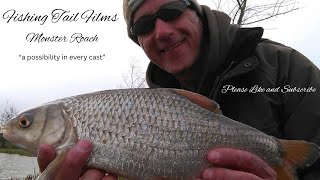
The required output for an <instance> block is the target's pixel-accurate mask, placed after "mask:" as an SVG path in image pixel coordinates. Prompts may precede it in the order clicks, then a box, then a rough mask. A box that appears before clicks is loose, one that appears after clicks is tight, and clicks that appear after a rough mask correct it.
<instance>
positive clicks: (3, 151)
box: [0, 148, 34, 157]
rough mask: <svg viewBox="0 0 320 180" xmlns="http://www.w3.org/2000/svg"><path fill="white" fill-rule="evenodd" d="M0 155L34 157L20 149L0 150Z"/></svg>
mask: <svg viewBox="0 0 320 180" xmlns="http://www.w3.org/2000/svg"><path fill="white" fill-rule="evenodd" d="M0 153H6V154H19V155H21V156H30V157H31V156H34V155H32V154H31V153H29V152H27V151H25V150H22V149H14V148H2V149H1V148H0Z"/></svg>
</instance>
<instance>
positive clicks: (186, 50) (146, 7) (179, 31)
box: [133, 0, 202, 74]
mask: <svg viewBox="0 0 320 180" xmlns="http://www.w3.org/2000/svg"><path fill="white" fill-rule="evenodd" d="M173 1H176V0H145V2H144V3H143V4H142V5H141V6H140V7H139V9H138V10H137V11H136V12H135V13H134V17H133V22H136V21H137V20H138V19H140V18H141V17H142V16H145V15H154V14H156V13H157V12H158V10H159V8H160V7H161V6H162V5H164V4H167V3H169V2H173ZM201 37H202V24H201V21H200V20H199V18H198V16H197V15H196V13H195V12H194V11H193V10H191V9H189V8H187V9H186V10H185V11H184V12H183V13H182V14H181V15H180V16H179V17H178V18H177V19H175V20H173V21H168V22H165V21H163V20H161V19H159V18H157V19H156V22H155V28H154V30H153V31H152V32H150V33H148V34H145V35H141V36H138V41H139V44H140V46H141V47H142V48H143V50H144V52H145V53H146V54H147V56H148V57H149V59H150V60H151V61H152V62H153V63H154V64H156V65H158V66H159V67H160V68H162V69H163V70H165V71H167V72H168V73H172V74H176V73H179V72H181V71H182V70H184V69H186V68H189V67H191V65H192V64H193V63H194V61H195V60H196V59H197V58H198V56H199V53H200V42H201Z"/></svg>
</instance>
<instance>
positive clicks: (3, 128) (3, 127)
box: [0, 126, 8, 134]
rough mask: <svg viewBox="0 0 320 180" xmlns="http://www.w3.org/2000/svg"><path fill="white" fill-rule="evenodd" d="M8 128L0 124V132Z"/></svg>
mask: <svg viewBox="0 0 320 180" xmlns="http://www.w3.org/2000/svg"><path fill="white" fill-rule="evenodd" d="M7 130H8V126H0V133H2V134H4V133H5V132H6V131H7Z"/></svg>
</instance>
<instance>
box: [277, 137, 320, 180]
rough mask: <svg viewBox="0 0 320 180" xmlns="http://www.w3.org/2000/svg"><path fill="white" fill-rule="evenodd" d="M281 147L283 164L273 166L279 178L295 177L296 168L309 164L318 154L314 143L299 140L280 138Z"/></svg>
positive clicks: (319, 149)
mask: <svg viewBox="0 0 320 180" xmlns="http://www.w3.org/2000/svg"><path fill="white" fill-rule="evenodd" d="M280 143H281V144H282V147H283V150H284V151H283V155H282V159H283V164H282V165H281V166H277V167H274V168H273V169H274V170H275V171H276V173H277V176H278V178H277V179H281V180H292V179H297V177H296V169H297V168H304V167H308V166H311V165H312V164H313V163H314V162H315V161H316V160H317V159H318V158H319V156H320V148H319V146H317V145H316V144H314V143H310V142H306V141H299V140H283V139H281V140H280Z"/></svg>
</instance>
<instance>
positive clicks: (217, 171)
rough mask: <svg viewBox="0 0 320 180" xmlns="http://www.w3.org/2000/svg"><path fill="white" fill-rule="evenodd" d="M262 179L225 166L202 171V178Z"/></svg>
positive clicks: (213, 179)
mask: <svg viewBox="0 0 320 180" xmlns="http://www.w3.org/2000/svg"><path fill="white" fill-rule="evenodd" d="M234 179H237V180H263V179H262V178H260V177H258V176H256V175H254V174H251V173H247V172H243V171H236V170H231V169H225V168H215V167H213V168H209V169H206V170H205V171H204V172H203V180H234Z"/></svg>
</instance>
